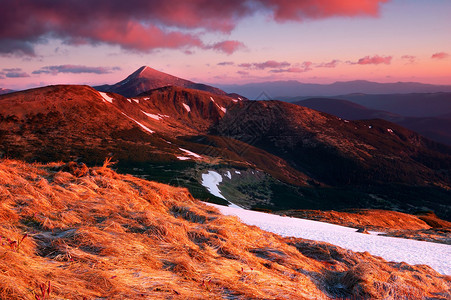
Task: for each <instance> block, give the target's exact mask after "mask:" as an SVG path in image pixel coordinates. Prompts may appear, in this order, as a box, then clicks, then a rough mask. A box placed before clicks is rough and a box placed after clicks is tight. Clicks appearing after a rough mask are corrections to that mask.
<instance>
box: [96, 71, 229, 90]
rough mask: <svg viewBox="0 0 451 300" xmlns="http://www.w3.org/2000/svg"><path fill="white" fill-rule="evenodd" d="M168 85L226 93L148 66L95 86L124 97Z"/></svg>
mask: <svg viewBox="0 0 451 300" xmlns="http://www.w3.org/2000/svg"><path fill="white" fill-rule="evenodd" d="M170 85H172V86H179V87H183V88H190V89H196V90H202V91H207V92H210V93H213V94H217V95H226V93H225V92H224V91H222V90H220V89H218V88H215V87H212V86H208V85H205V84H201V83H195V82H192V81H189V80H186V79H182V78H179V77H176V76H173V75H170V74H167V73H164V72H161V71H158V70H155V69H153V68H151V67H148V66H142V67H140V68H139V69H138V70H136V71H135V72H133V73H132V74H130V75H129V76H128V77H127V78H125V79H124V80H122V81H120V82H118V83H116V84H114V85H104V86H98V87H95V88H96V89H97V90H99V91H101V92H113V93H117V94H121V95H122V96H124V97H134V96H137V95H139V94H141V93H143V92H147V91H149V90H152V89H156V88H161V87H165V86H170Z"/></svg>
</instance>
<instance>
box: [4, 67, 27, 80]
mask: <svg viewBox="0 0 451 300" xmlns="http://www.w3.org/2000/svg"><path fill="white" fill-rule="evenodd" d="M25 77H30V74H28V73H27V72H24V71H22V69H21V68H5V69H2V71H0V78H2V79H5V78H25Z"/></svg>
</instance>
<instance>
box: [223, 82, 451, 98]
mask: <svg viewBox="0 0 451 300" xmlns="http://www.w3.org/2000/svg"><path fill="white" fill-rule="evenodd" d="M217 86H218V87H220V88H221V89H223V90H225V91H228V92H232V91H233V92H235V93H238V94H241V95H244V96H245V97H247V98H249V99H252V100H253V99H256V97H258V95H260V94H261V93H262V92H265V93H267V94H268V95H270V96H271V98H272V99H278V100H287V99H289V98H293V97H315V96H336V95H346V94H352V93H363V94H405V93H435V92H451V85H432V84H424V83H418V82H395V83H378V82H371V81H366V80H355V81H344V82H335V83H332V84H314V83H302V82H299V81H295V80H290V81H269V82H261V83H248V84H243V85H237V84H232V85H217ZM298 100H300V99H298Z"/></svg>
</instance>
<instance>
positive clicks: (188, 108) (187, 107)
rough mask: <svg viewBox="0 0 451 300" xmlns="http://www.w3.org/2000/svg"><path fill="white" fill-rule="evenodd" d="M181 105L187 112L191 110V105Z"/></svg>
mask: <svg viewBox="0 0 451 300" xmlns="http://www.w3.org/2000/svg"><path fill="white" fill-rule="evenodd" d="M183 107H184V108H185V109H186V111H187V112H190V111H191V107H189V105H187V104H185V103H183Z"/></svg>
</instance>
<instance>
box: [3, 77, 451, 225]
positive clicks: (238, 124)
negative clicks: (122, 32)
mask: <svg viewBox="0 0 451 300" xmlns="http://www.w3.org/2000/svg"><path fill="white" fill-rule="evenodd" d="M0 104H1V105H0V156H4V157H8V158H18V159H23V160H27V161H40V162H50V161H58V160H62V161H70V160H74V161H81V162H85V163H87V164H88V165H95V164H99V163H100V162H102V161H103V160H104V159H105V158H106V157H111V158H112V159H113V160H114V161H118V164H117V167H118V171H119V172H122V173H129V174H135V175H139V176H142V177H144V178H152V179H154V180H157V181H160V182H162V183H169V184H172V185H177V186H184V187H187V188H189V190H190V192H192V193H193V194H194V195H195V196H196V197H198V198H201V199H203V200H208V201H213V202H217V203H227V201H230V202H232V203H235V204H238V205H240V206H241V207H245V208H254V209H257V208H260V209H262V208H263V209H270V210H282V209H322V210H323V209H346V208H378V209H388V210H396V211H403V212H408V213H413V212H415V211H417V210H424V209H429V210H433V211H435V212H436V213H437V215H438V216H439V217H441V218H444V219H446V220H450V219H451V217H450V216H451V213H450V209H451V205H450V203H449V199H450V197H451V194H450V193H451V191H450V189H449V188H450V186H451V179H450V168H451V167H450V161H451V159H450V156H451V149H450V148H448V147H446V146H444V145H440V144H437V143H433V142H431V141H429V140H427V139H424V138H423V137H421V136H420V135H418V134H416V133H414V132H412V131H409V130H407V129H405V128H402V127H400V126H397V125H395V124H393V123H389V122H386V121H382V120H371V121H355V122H353V121H347V120H343V119H340V118H337V117H335V116H331V115H328V114H324V113H320V112H317V111H314V110H311V109H308V108H302V107H300V106H297V105H294V104H289V103H285V102H279V101H257V102H256V101H246V100H239V99H235V98H232V97H229V96H220V95H214V94H212V93H209V92H205V91H199V90H192V89H186V88H181V87H173V86H171V87H164V88H159V89H154V90H151V91H149V92H146V93H143V94H142V95H140V96H137V97H133V98H125V97H123V96H121V95H118V94H114V93H103V92H98V91H96V90H94V89H93V88H91V87H88V86H68V85H61V86H49V87H44V88H39V89H32V90H28V91H22V92H17V93H12V94H8V95H2V96H0ZM212 171H215V172H219V173H218V176H220V177H221V182H220V183H219V185H218V187H217V188H219V189H220V190H221V191H223V193H224V194H223V198H225V199H220V198H221V197H219V198H218V197H217V196H213V195H212V194H211V193H209V192H208V189H207V187H206V186H205V184H203V177H204V176H206V174H210V172H212ZM220 173H221V174H223V175H220ZM232 174H233V176H232ZM222 176H223V177H222Z"/></svg>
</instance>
